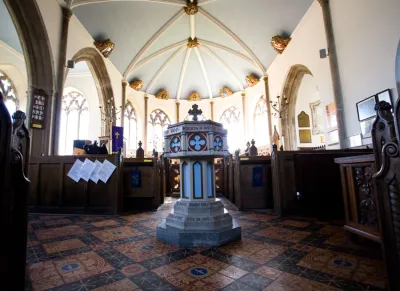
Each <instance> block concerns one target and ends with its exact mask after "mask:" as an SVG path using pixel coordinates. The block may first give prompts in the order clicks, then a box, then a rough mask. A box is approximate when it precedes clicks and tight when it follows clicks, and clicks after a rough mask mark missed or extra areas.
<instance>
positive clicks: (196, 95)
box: [188, 92, 201, 102]
mask: <svg viewBox="0 0 400 291" xmlns="http://www.w3.org/2000/svg"><path fill="white" fill-rule="evenodd" d="M188 101H189V102H193V101H201V97H200V94H199V93H197V92H193V93H192V94H190V95H189V97H188Z"/></svg>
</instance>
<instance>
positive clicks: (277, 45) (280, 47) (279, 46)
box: [271, 35, 292, 54]
mask: <svg viewBox="0 0 400 291" xmlns="http://www.w3.org/2000/svg"><path fill="white" fill-rule="evenodd" d="M291 40H292V39H291V38H290V37H283V36H280V35H275V36H274V37H273V38H272V39H271V46H272V47H273V48H274V50H276V51H277V52H278V53H279V54H282V53H283V51H284V50H285V49H286V47H287V46H288V44H289V43H290V41H291Z"/></svg>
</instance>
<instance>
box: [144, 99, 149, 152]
mask: <svg viewBox="0 0 400 291" xmlns="http://www.w3.org/2000/svg"><path fill="white" fill-rule="evenodd" d="M148 101H149V96H147V95H144V143H143V144H144V150H145V151H146V150H147V127H148V123H149V112H148V111H149V108H148Z"/></svg>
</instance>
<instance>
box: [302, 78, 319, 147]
mask: <svg viewBox="0 0 400 291" xmlns="http://www.w3.org/2000/svg"><path fill="white" fill-rule="evenodd" d="M318 100H320V96H319V92H318V89H317V85H316V84H315V80H314V77H313V76H310V75H305V76H304V78H303V80H302V81H301V84H300V88H299V92H298V94H297V102H296V111H295V112H296V113H295V117H296V136H297V147H317V146H320V145H322V143H321V135H320V134H318V135H313V134H312V129H313V118H312V113H311V108H310V103H312V102H316V101H318ZM302 111H304V112H305V113H306V114H307V115H308V116H309V117H310V127H309V128H299V122H298V115H299V114H300V113H301V112H302ZM324 125H325V124H323V126H324ZM304 129H310V131H311V141H312V142H311V143H300V135H299V130H304Z"/></svg>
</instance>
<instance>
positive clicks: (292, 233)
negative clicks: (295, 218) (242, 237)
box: [255, 226, 311, 243]
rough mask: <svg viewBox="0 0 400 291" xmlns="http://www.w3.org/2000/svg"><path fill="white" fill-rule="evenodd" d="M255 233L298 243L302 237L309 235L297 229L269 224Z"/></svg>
mask: <svg viewBox="0 0 400 291" xmlns="http://www.w3.org/2000/svg"><path fill="white" fill-rule="evenodd" d="M255 234H256V235H260V236H264V237H272V238H275V239H278V240H281V241H288V242H293V243H298V242H299V241H301V240H302V239H304V238H306V237H307V236H309V235H310V234H311V233H309V232H306V231H298V230H292V229H287V228H281V227H275V226H271V227H269V228H267V229H264V230H261V231H259V232H256V233H255Z"/></svg>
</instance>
